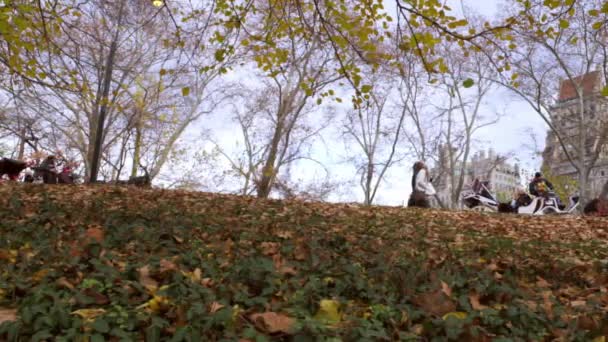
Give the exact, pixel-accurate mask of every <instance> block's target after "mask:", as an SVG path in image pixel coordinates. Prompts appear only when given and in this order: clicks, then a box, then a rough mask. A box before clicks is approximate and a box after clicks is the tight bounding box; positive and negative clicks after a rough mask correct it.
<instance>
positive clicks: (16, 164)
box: [0, 158, 27, 180]
mask: <svg viewBox="0 0 608 342" xmlns="http://www.w3.org/2000/svg"><path fill="white" fill-rule="evenodd" d="M26 167H27V164H26V163H25V162H23V161H21V160H15V159H8V158H2V159H0V178H2V176H4V175H8V178H9V179H10V180H17V179H18V178H19V174H20V173H21V171H23V170H25V168H26Z"/></svg>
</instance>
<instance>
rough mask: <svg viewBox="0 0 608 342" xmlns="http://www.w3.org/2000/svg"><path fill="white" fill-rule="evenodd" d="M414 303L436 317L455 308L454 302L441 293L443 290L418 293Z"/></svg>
mask: <svg viewBox="0 0 608 342" xmlns="http://www.w3.org/2000/svg"><path fill="white" fill-rule="evenodd" d="M414 304H416V305H418V306H420V307H421V308H422V309H423V310H424V311H427V312H429V313H431V314H432V315H435V316H438V317H441V316H443V315H445V314H446V313H448V312H452V311H455V310H456V304H454V302H453V301H452V300H451V299H450V298H449V297H448V296H446V294H445V293H443V290H437V291H435V292H427V293H423V294H420V295H418V296H416V297H415V298H414Z"/></svg>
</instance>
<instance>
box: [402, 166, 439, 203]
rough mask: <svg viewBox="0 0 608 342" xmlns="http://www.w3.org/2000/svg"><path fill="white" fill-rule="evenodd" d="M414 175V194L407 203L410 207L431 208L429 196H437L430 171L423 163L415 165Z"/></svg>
mask: <svg viewBox="0 0 608 342" xmlns="http://www.w3.org/2000/svg"><path fill="white" fill-rule="evenodd" d="M413 171H414V172H413V174H412V194H411V195H410V198H409V200H408V202H407V206H408V207H421V208H430V207H431V204H430V201H429V196H433V195H435V194H436V191H435V188H434V187H433V184H431V181H430V177H429V171H428V168H427V167H426V165H425V164H424V162H423V161H417V162H415V163H414V167H413Z"/></svg>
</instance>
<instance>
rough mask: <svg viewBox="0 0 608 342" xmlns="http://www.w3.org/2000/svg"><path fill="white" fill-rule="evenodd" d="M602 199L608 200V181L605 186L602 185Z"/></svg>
mask: <svg viewBox="0 0 608 342" xmlns="http://www.w3.org/2000/svg"><path fill="white" fill-rule="evenodd" d="M600 199H603V200H607V201H608V181H606V183H604V186H603V187H602V192H601V193H600Z"/></svg>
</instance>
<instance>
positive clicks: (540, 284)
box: [536, 276, 551, 288]
mask: <svg viewBox="0 0 608 342" xmlns="http://www.w3.org/2000/svg"><path fill="white" fill-rule="evenodd" d="M536 279H537V281H536V286H538V287H540V288H549V287H551V284H549V282H548V281H546V280H545V279H543V278H542V277H539V276H537V277H536Z"/></svg>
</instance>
